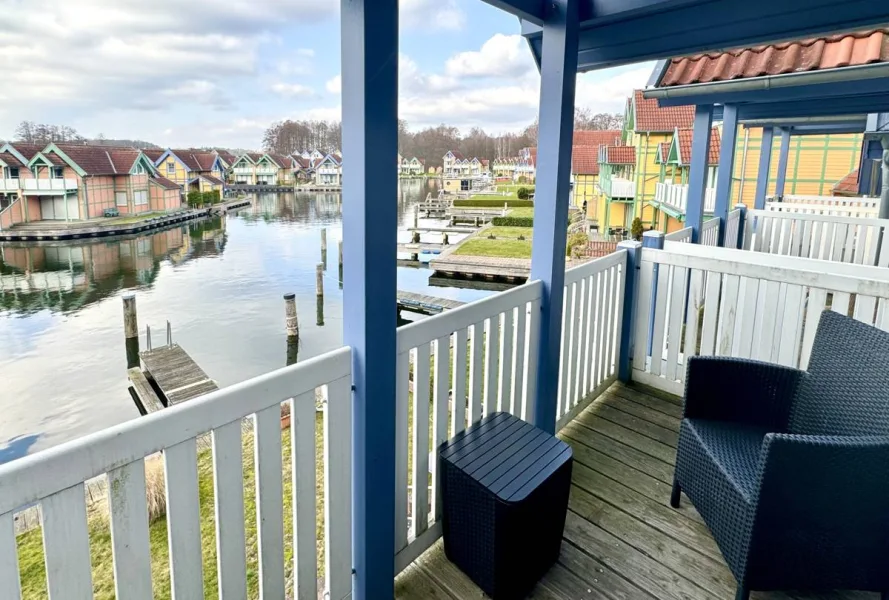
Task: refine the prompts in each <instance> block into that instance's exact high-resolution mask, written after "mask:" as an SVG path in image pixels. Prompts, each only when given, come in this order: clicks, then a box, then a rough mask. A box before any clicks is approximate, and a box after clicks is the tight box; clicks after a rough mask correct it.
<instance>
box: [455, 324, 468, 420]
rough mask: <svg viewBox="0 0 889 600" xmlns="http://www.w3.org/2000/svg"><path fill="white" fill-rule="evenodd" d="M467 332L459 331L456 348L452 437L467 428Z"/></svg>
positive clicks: (464, 330)
mask: <svg viewBox="0 0 889 600" xmlns="http://www.w3.org/2000/svg"><path fill="white" fill-rule="evenodd" d="M467 333H468V332H467V330H466V329H465V328H464V329H459V330H458V331H457V339H456V342H455V344H456V345H455V346H454V383H453V387H452V389H453V390H454V393H453V397H454V406H453V408H452V409H451V435H457V434H458V433H460V432H461V431H463V430H464V429H465V428H466V345H467V341H468V335H467Z"/></svg>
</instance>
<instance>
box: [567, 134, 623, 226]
mask: <svg viewBox="0 0 889 600" xmlns="http://www.w3.org/2000/svg"><path fill="white" fill-rule="evenodd" d="M620 138H621V132H620V130H618V129H612V130H601V131H599V130H596V131H575V132H574V140H573V141H574V145H573V148H572V149H571V182H572V185H573V198H574V204H575V206H577V207H578V208H583V206H584V204H585V205H586V207H587V218H588V219H590V220H591V221H592V222H593V224H594V226H595V225H596V224H597V215H598V207H599V204H600V200H601V198H602V192H601V189H600V186H599V146H606V145H616V144H619V143H620Z"/></svg>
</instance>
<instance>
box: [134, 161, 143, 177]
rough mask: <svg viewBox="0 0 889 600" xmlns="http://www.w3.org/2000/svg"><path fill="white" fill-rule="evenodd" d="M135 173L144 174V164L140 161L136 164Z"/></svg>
mask: <svg viewBox="0 0 889 600" xmlns="http://www.w3.org/2000/svg"><path fill="white" fill-rule="evenodd" d="M136 175H145V165H143V164H142V163H139V164H138V165H136Z"/></svg>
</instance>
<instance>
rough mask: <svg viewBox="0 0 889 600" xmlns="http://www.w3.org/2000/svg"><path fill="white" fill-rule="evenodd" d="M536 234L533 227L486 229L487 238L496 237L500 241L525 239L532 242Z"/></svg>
mask: <svg viewBox="0 0 889 600" xmlns="http://www.w3.org/2000/svg"><path fill="white" fill-rule="evenodd" d="M533 232H534V228H533V227H489V228H488V229H485V231H484V233H485V236H486V237H487V236H494V237H495V238H497V239H498V240H499V239H514V240H516V239H518V238H520V237H523V238H525V239H528V240H530V239H531V236H532V234H533Z"/></svg>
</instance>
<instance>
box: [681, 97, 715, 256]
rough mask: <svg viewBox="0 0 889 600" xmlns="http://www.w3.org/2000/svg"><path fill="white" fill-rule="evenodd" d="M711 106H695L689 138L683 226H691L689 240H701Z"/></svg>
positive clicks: (711, 123)
mask: <svg viewBox="0 0 889 600" xmlns="http://www.w3.org/2000/svg"><path fill="white" fill-rule="evenodd" d="M712 127H713V107H712V106H711V105H698V106H695V125H694V133H693V134H692V140H691V165H690V166H689V169H688V202H687V203H686V205H685V226H686V227H691V228H692V233H691V241H692V242H694V243H695V244H697V243H699V242H700V241H701V225H703V224H704V195H705V194H706V191H707V163H708V162H709V160H708V159H709V157H710V130H711V129H712Z"/></svg>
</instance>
